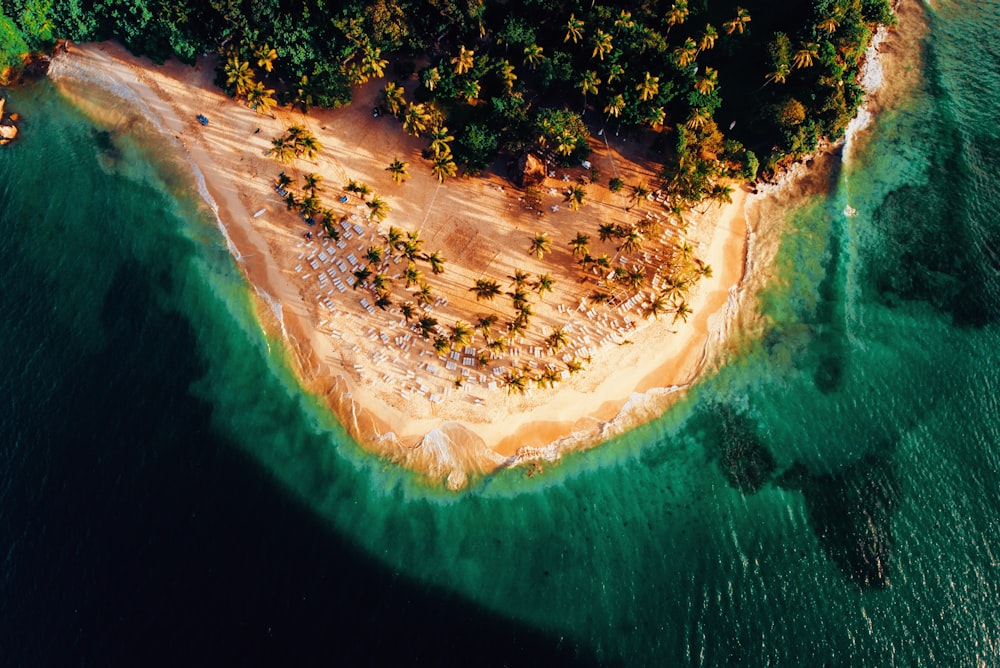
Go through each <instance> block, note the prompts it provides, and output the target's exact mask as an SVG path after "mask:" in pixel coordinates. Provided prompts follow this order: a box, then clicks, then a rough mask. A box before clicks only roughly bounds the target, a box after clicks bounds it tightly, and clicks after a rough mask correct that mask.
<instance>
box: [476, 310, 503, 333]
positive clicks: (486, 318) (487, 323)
mask: <svg viewBox="0 0 1000 668" xmlns="http://www.w3.org/2000/svg"><path fill="white" fill-rule="evenodd" d="M497 320H499V318H498V317H497V316H496V315H495V314H493V313H491V314H489V315H481V316H479V319H478V320H477V321H476V327H478V328H479V331H481V332H482V333H483V338H486V339H488V338H490V336H491V335H492V334H493V325H495V324H497Z"/></svg>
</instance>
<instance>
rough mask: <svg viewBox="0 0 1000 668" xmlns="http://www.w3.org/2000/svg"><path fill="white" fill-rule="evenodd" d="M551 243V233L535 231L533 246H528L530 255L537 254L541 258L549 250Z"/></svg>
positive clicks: (532, 240)
mask: <svg viewBox="0 0 1000 668" xmlns="http://www.w3.org/2000/svg"><path fill="white" fill-rule="evenodd" d="M551 245H552V238H551V237H549V235H547V234H542V233H540V232H535V236H534V237H532V239H531V246H529V247H528V255H535V256H536V257H538V259H539V260H541V259H542V256H543V255H545V254H546V253H548V252H549V247H550V246H551Z"/></svg>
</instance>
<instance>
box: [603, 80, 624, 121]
mask: <svg viewBox="0 0 1000 668" xmlns="http://www.w3.org/2000/svg"><path fill="white" fill-rule="evenodd" d="M609 80H610V79H609ZM624 110H625V96H624V95H622V94H620V93H619V94H618V95H615V96H614V97H613V98H611V99H610V100H608V104H607V105H606V106H605V107H604V113H605V114H607V115H608V118H610V117H612V116H614V117H615V118H618V117H619V116H621V113H622V111H624Z"/></svg>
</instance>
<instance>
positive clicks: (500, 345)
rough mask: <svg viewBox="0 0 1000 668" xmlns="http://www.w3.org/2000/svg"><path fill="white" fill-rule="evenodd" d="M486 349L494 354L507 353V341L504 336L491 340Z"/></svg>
mask: <svg viewBox="0 0 1000 668" xmlns="http://www.w3.org/2000/svg"><path fill="white" fill-rule="evenodd" d="M486 348H487V349H488V350H489V351H490V352H491V353H494V354H497V355H499V354H501V353H505V352H507V339H505V338H503V337H502V336H501V337H499V338H496V339H491V340H490V341H487V342H486Z"/></svg>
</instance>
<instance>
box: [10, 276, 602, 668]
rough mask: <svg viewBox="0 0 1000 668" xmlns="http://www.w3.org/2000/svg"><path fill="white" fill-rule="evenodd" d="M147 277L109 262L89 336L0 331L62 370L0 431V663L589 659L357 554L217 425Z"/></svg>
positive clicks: (177, 330)
mask: <svg viewBox="0 0 1000 668" xmlns="http://www.w3.org/2000/svg"><path fill="white" fill-rule="evenodd" d="M145 276H146V272H145V270H144V269H143V268H141V267H139V266H130V265H128V264H126V265H123V266H122V267H120V268H119V270H118V271H117V272H116V274H115V277H114V280H113V282H112V286H111V289H110V290H109V292H108V293H107V295H106V297H105V298H104V302H103V309H102V324H103V327H104V330H105V333H104V344H103V346H102V347H101V348H100V349H99V350H97V351H94V352H92V353H91V354H87V353H81V352H80V351H79V350H78V349H76V348H74V346H73V333H72V332H70V331H61V332H51V331H43V330H42V329H41V327H42V326H43V325H41V324H39V325H37V327H39V329H38V330H37V331H30V330H25V329H22V330H20V331H19V336H18V337H16V338H14V340H12V341H8V342H7V344H8V345H9V346H10V347H9V348H8V351H11V352H12V354H16V355H19V356H26V355H29V354H30V353H31V351H37V352H38V354H39V355H41V356H43V357H44V358H45V359H46V360H51V362H46V363H47V364H51V368H50V369H48V371H50V372H54V371H56V370H58V369H60V368H62V369H65V370H66V373H64V374H63V375H62V376H61V377H53V378H51V381H52V386H51V387H50V388H48V389H47V390H44V391H43V390H41V389H36V390H35V391H34V393H33V394H34V398H33V400H32V403H34V404H36V405H34V406H31V405H24V406H21V407H20V408H19V409H18V410H17V412H16V414H15V415H14V416H13V422H14V425H13V426H14V430H13V431H14V433H16V434H19V435H20V436H19V438H18V440H19V441H20V442H19V443H18V444H17V446H16V447H17V448H18V451H17V452H16V453H14V452H12V451H11V450H9V449H8V448H10V447H13V446H10V445H6V446H4V447H3V449H5V450H7V452H6V453H5V456H4V457H3V458H2V459H3V460H4V461H5V462H6V464H9V465H10V466H9V468H8V470H7V471H5V473H4V475H5V476H7V477H8V478H9V481H10V484H9V485H8V481H5V482H4V485H3V486H0V489H4V488H6V493H5V494H4V498H3V503H4V507H3V510H2V513H0V516H2V522H0V543H3V544H4V545H7V546H11V547H9V548H5V550H7V549H9V550H10V551H9V553H8V554H7V561H6V563H5V568H4V576H3V579H2V580H0V583H2V593H3V596H2V601H0V646H2V647H4V648H5V649H4V654H5V658H4V661H3V663H5V665H13V666H17V665H83V664H92V665H240V666H248V665H318V664H322V665H335V664H337V663H338V662H343V663H347V664H350V665H365V664H387V663H390V662H405V663H406V664H412V663H423V664H427V665H444V664H447V663H450V662H451V661H453V660H454V659H455V657H458V656H462V655H466V654H470V653H471V652H475V656H476V662H477V663H483V664H486V665H505V664H506V665H546V664H552V663H561V662H570V661H572V662H574V663H582V664H584V665H586V664H589V663H593V661H592V660H591V659H590V658H589V657H588V656H585V655H583V654H584V653H583V650H581V649H580V648H579V647H572V646H570V643H566V644H563V645H561V644H560V643H559V642H557V641H556V640H555V639H553V638H549V637H547V636H544V635H542V634H540V633H538V632H535V631H532V630H529V629H528V628H527V627H525V626H523V625H521V624H519V623H515V622H512V621H510V620H507V619H503V618H501V617H499V616H496V615H494V614H492V613H488V612H486V611H484V610H483V609H481V608H478V607H476V606H472V605H470V604H469V603H468V602H467V601H465V600H462V599H459V597H457V596H454V595H451V594H449V593H446V592H441V591H437V590H430V589H428V588H426V587H423V586H419V585H417V584H415V583H413V582H412V581H410V580H407V579H405V578H403V577H401V576H400V575H399V573H396V572H392V571H390V570H388V569H387V568H385V567H381V566H379V565H377V564H374V563H372V560H371V559H370V558H369V557H367V556H366V555H364V554H362V553H360V552H359V551H358V550H357V549H356V548H354V547H353V546H352V545H351V544H349V543H347V542H345V541H344V540H342V539H341V538H339V537H338V536H336V535H334V534H332V533H331V532H330V531H329V529H328V527H327V526H326V525H325V524H323V523H322V522H321V521H320V520H319V519H318V518H316V517H315V516H314V515H313V514H312V513H311V512H309V511H308V510H307V509H306V508H304V507H303V506H302V504H301V503H299V502H298V501H297V500H296V499H294V498H292V497H291V496H289V495H288V494H287V493H285V492H284V491H283V490H282V489H281V488H280V486H279V485H278V483H277V482H276V481H275V480H273V479H272V477H271V476H270V474H268V473H267V472H265V471H264V470H263V469H261V467H260V466H259V465H257V464H255V463H254V462H252V461H250V459H249V458H248V457H247V456H246V455H245V454H243V450H242V449H240V448H238V447H236V446H235V445H233V444H230V443H228V442H226V441H225V440H224V439H222V438H220V437H219V436H218V435H217V434H216V433H214V432H213V430H212V429H211V427H210V418H211V407H210V406H209V405H207V404H205V403H203V402H201V401H199V400H197V399H196V398H194V397H193V396H192V395H191V394H190V392H189V387H190V385H191V383H193V382H194V381H196V380H197V379H198V378H200V377H201V376H202V375H203V373H204V367H203V365H202V363H201V362H200V361H199V360H198V359H197V355H196V352H195V351H196V344H195V338H194V336H193V332H192V331H191V329H190V325H189V323H188V322H187V321H186V320H185V319H184V318H183V317H181V316H179V315H177V314H174V313H170V312H167V311H166V310H164V309H163V308H162V307H159V306H157V305H156V303H155V302H156V298H155V295H154V288H153V287H152V285H151V284H150V283H149V282H148V281H149V279H147V278H145ZM13 287H14V286H12V288H13ZM22 290H23V291H24V294H19V293H18V292H17V291H16V289H12V290H11V291H8V292H7V294H6V295H5V296H4V297H3V298H0V303H3V305H4V306H10V305H11V304H13V303H17V302H21V300H26V301H24V302H23V303H32V302H31V300H30V298H29V297H28V295H27V291H28V290H30V288H28V287H24V288H22ZM33 303H34V304H36V305H37V308H38V309H39V311H40V312H44V311H45V310H46V309H48V308H51V304H48V303H46V302H44V301H43V300H38V299H36V300H35V301H34V302H33ZM27 315H29V316H30V314H27ZM39 320H40V319H39ZM12 377H13V376H10V375H3V376H0V379H3V380H4V384H6V383H7V382H9V379H10V378H12ZM2 389H3V391H4V393H5V394H7V393H8V392H14V391H16V389H17V388H13V387H4V388H2ZM5 422H6V423H7V425H8V426H10V425H11V422H10V416H7V417H6V418H5ZM5 431H6V429H5ZM6 464H5V467H6ZM41 629H44V633H42V632H39V630H41ZM560 642H561V641H560ZM338 660H339V661H338Z"/></svg>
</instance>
